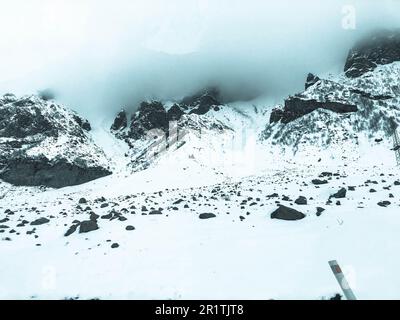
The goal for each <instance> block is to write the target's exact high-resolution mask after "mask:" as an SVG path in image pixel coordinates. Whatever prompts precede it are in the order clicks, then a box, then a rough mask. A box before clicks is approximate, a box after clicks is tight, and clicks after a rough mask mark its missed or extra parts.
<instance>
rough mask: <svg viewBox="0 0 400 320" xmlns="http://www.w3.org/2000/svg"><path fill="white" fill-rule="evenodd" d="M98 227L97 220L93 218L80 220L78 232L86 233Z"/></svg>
mask: <svg viewBox="0 0 400 320" xmlns="http://www.w3.org/2000/svg"><path fill="white" fill-rule="evenodd" d="M98 229H99V226H98V225H97V222H96V221H93V220H87V221H82V222H81V223H80V225H79V233H88V232H91V231H95V230H98Z"/></svg>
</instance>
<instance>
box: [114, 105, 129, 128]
mask: <svg viewBox="0 0 400 320" xmlns="http://www.w3.org/2000/svg"><path fill="white" fill-rule="evenodd" d="M127 126H128V117H127V115H126V112H125V110H121V111H120V112H119V113H118V114H117V116H116V118H115V120H114V123H113V124H112V126H111V130H112V131H118V130H123V129H125V128H126V127H127Z"/></svg>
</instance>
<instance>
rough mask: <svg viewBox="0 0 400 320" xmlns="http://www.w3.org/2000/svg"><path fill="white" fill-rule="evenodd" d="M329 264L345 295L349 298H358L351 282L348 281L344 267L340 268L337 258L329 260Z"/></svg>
mask: <svg viewBox="0 0 400 320" xmlns="http://www.w3.org/2000/svg"><path fill="white" fill-rule="evenodd" d="M329 265H330V266H331V269H332V272H333V274H334V275H335V278H336V280H337V282H338V283H339V285H340V287H341V288H342V290H343V293H344V296H345V297H346V299H347V300H357V298H356V296H355V295H354V293H353V291H352V290H351V288H350V286H349V283H348V282H347V280H346V278H345V276H344V274H343V272H342V269H340V267H339V264H338V263H337V261H336V260H333V261H329Z"/></svg>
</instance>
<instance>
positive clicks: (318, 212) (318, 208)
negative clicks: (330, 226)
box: [316, 207, 325, 217]
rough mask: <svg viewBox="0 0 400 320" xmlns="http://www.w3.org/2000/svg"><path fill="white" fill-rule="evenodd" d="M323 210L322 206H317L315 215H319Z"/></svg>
mask: <svg viewBox="0 0 400 320" xmlns="http://www.w3.org/2000/svg"><path fill="white" fill-rule="evenodd" d="M324 211H325V209H324V208H321V207H317V213H316V215H317V217H319V216H321V214H322V212H324Z"/></svg>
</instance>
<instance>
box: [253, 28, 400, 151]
mask: <svg viewBox="0 0 400 320" xmlns="http://www.w3.org/2000/svg"><path fill="white" fill-rule="evenodd" d="M398 40H399V38H398V33H396V32H391V33H383V35H382V34H380V36H377V35H375V36H374V37H372V38H370V41H366V40H365V41H364V42H363V43H362V45H361V44H359V45H357V46H356V47H355V48H354V49H352V51H351V53H350V55H349V58H348V59H347V62H346V67H345V70H347V71H346V73H344V74H341V75H338V76H331V77H329V78H327V79H320V78H318V77H316V76H313V75H309V76H308V78H307V81H306V90H305V91H303V92H301V93H298V94H296V95H295V96H293V97H289V98H288V99H286V100H285V102H284V105H283V106H277V107H276V108H275V109H273V110H272V112H271V116H270V124H269V125H267V127H266V129H265V130H264V132H263V133H262V135H261V137H262V139H264V140H268V141H271V142H272V143H274V144H276V143H278V144H284V145H288V146H292V147H294V148H295V149H296V150H298V148H301V147H302V146H304V147H305V146H309V145H310V144H313V145H316V146H320V147H323V148H324V147H328V146H331V145H332V144H336V145H338V146H340V145H342V144H343V142H344V141H350V142H352V143H353V145H356V144H358V139H359V137H360V135H366V136H367V137H369V138H373V137H376V138H377V140H381V138H382V137H383V136H387V137H390V136H391V135H392V134H393V132H394V129H395V128H397V127H398V124H399V119H400V77H399V74H400V62H398V61H397V60H400V55H398V54H399V53H400V51H399V50H400V42H398ZM363 61H364V62H365V61H368V63H365V64H364V63H361V62H363Z"/></svg>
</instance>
